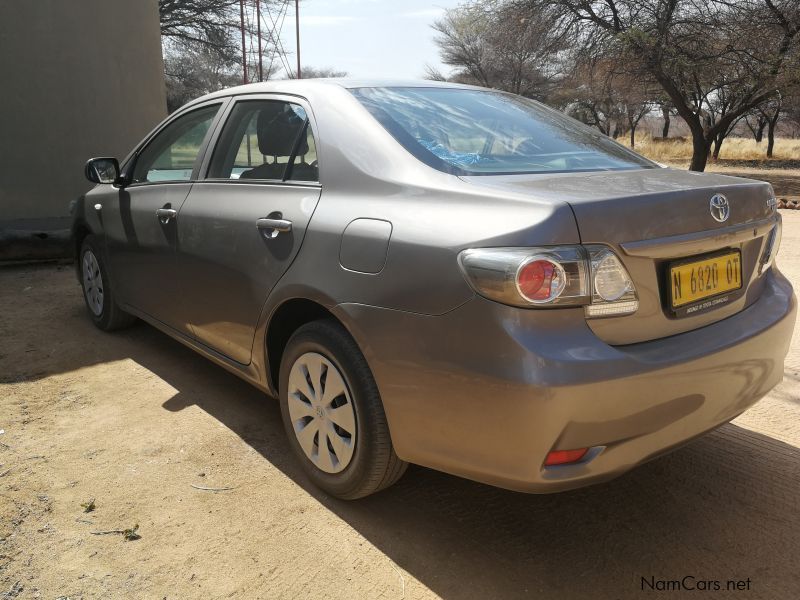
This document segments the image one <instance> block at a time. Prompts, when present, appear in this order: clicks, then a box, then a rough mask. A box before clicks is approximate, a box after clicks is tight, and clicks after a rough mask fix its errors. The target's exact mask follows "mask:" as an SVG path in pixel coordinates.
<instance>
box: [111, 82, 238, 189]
mask: <svg viewBox="0 0 800 600" xmlns="http://www.w3.org/2000/svg"><path fill="white" fill-rule="evenodd" d="M229 103H230V97H223V98H215V99H213V100H209V101H207V102H202V103H200V104H192V105H191V106H187V107H186V108H185V109H184V110H181V111H178V112H176V113H174V114H172V115H170V116H169V117H168V118H167V119H165V120H164V121H162V122H161V124H160V125H159V126H158V127H156V128H155V129H154V130H153V131H151V132H150V133H149V134H148V135H147V137H145V139H144V140H142V142H141V143H140V144H139V146H138V147H137V148H136V149H135V150H134V151H133V152H132V153H131V155H130V156H129V157H128V158H127V159H126V160H125V164H124V166H123V168H122V178H123V180H124V181H125V185H124V187H125V189H129V188H139V187H146V186H152V185H175V184H181V183H183V184H186V183H195V182H196V181H197V179H198V177H199V175H200V166H201V165H202V164H203V159H204V158H205V154H206V153H207V151H208V147H209V143H210V141H211V139H212V138H213V137H214V133H215V132H216V130H217V128H218V127H219V123H220V119H221V117H222V115H223V114H224V113H225V110H226V108H227V106H228V104H229ZM214 105H217V112H216V114H215V115H214V118H213V119H212V120H211V124H210V125H209V127H208V131H206V135H205V136H204V137H203V141H202V142H201V144H200V149H199V150H198V153H197V157H196V158H195V160H194V164H193V166H192V174H191V175H190V176H189V179H173V180H167V181H139V182H134V181H131V180H130V177H131V176H132V175H133V171H134V170H135V169H136V163H137V162H138V160H139V156H140V155H141V154H142V152H144V150H145V149H146V148H147V147H148V146H150V143H151V142H152V141H153V140H155V138H156V137H158V136H159V135H160V134H161V133H162V132H163V131H164V130H165V129H166V128H167V127H169V126H170V125H172V124H173V123H174V122H175V121H177V120H178V119H180V118H181V117H184V116H186V115H188V114H190V113H193V112H195V111H198V110H203V109H205V108H209V107H211V106H214Z"/></svg>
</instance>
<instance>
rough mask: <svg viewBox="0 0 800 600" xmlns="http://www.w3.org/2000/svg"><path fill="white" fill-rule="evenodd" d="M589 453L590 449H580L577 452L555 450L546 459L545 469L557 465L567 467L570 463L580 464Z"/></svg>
mask: <svg viewBox="0 0 800 600" xmlns="http://www.w3.org/2000/svg"><path fill="white" fill-rule="evenodd" d="M588 451H589V449H588V448H578V449H577V450H553V451H552V452H550V453H549V454H548V455H547V458H545V459H544V466H545V467H553V466H555V465H566V464H568V463H574V462H578V461H579V460H580V459H582V458H583V457H584V456H586V453H587V452H588Z"/></svg>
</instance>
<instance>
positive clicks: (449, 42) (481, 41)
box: [427, 0, 564, 99]
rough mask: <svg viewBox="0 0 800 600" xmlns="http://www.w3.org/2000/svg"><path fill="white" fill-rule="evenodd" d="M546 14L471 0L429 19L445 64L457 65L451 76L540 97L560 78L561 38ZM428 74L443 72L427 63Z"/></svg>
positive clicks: (434, 75)
mask: <svg viewBox="0 0 800 600" xmlns="http://www.w3.org/2000/svg"><path fill="white" fill-rule="evenodd" d="M550 25H551V24H550V23H549V22H548V21H547V19H546V18H541V17H538V16H537V17H535V18H533V17H530V16H527V15H521V14H519V11H517V10H516V8H515V7H514V6H513V5H511V4H508V3H506V2H502V1H499V0H488V1H483V2H481V1H474V0H473V1H471V2H468V3H467V4H465V5H462V6H459V7H458V8H455V9H450V10H448V11H447V12H446V13H445V16H444V17H443V18H442V19H440V20H438V21H436V22H435V23H434V24H433V29H434V31H436V33H437V35H436V37H435V40H434V41H435V42H436V44H437V45H438V46H439V52H440V55H441V60H442V62H443V63H444V64H446V65H450V66H453V67H456V71H455V73H454V74H453V75H452V76H451V77H449V79H451V80H454V81H459V82H463V83H472V84H477V85H482V86H484V87H490V88H496V89H502V90H505V91H508V92H512V93H515V94H521V95H523V96H527V97H530V98H537V99H544V98H545V97H546V96H547V95H548V94H549V92H550V91H551V90H552V88H553V84H554V83H555V81H556V80H557V79H558V78H559V73H560V71H559V69H558V68H557V66H558V54H559V52H560V51H561V50H563V49H564V39H562V38H561V37H560V36H557V35H553V30H552V28H551V26H550ZM427 76H428V77H429V78H436V79H441V78H445V77H444V75H443V74H441V73H439V72H438V71H436V70H435V69H431V68H430V67H429V68H428V73H427Z"/></svg>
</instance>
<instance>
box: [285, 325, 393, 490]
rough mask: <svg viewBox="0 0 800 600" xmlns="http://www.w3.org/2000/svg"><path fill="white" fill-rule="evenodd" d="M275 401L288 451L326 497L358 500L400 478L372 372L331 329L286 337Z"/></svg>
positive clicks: (341, 332)
mask: <svg viewBox="0 0 800 600" xmlns="http://www.w3.org/2000/svg"><path fill="white" fill-rule="evenodd" d="M280 402H281V415H282V417H283V424H284V428H285V429H286V433H287V435H288V436H289V443H290V445H291V446H292V450H293V451H294V453H295V454H296V455H297V457H298V458H299V460H300V462H301V464H302V466H303V470H304V471H305V472H306V474H307V475H308V476H309V478H310V479H311V480H312V481H313V482H314V483H315V484H316V485H317V486H318V487H320V488H322V489H323V490H325V491H326V492H328V493H329V494H331V495H333V496H336V497H338V498H342V499H345V500H353V499H356V498H362V497H364V496H368V495H369V494H372V493H375V492H377V491H379V490H382V489H384V488H386V487H388V486H390V485H392V484H393V483H395V482H396V481H397V480H398V479H400V477H401V476H402V475H403V473H404V472H405V470H406V466H407V463H405V462H403V461H402V460H400V459H399V458H398V457H397V455H396V454H395V452H394V448H393V446H392V440H391V437H390V436H389V427H388V425H387V423H386V414H385V413H384V411H383V403H382V402H381V398H380V394H379V393H378V387H377V385H376V384H375V380H374V378H373V377H372V372H371V371H370V369H369V366H368V365H367V361H366V360H365V359H364V356H363V355H362V354H361V351H360V350H359V348H358V346H357V345H356V343H355V341H354V340H353V338H352V337H350V335H349V334H348V333H347V331H346V330H345V329H344V328H343V327H342V326H341V325H339V324H338V323H336V322H334V321H327V320H325V321H314V322H312V323H308V324H306V325H304V326H302V327H300V328H299V329H298V330H297V331H296V332H295V333H294V334H293V335H292V337H291V339H290V340H289V343H288V344H287V346H286V350H285V352H284V353H283V357H282V359H281V370H280Z"/></svg>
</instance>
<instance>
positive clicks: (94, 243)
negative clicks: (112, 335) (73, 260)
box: [78, 235, 136, 331]
mask: <svg viewBox="0 0 800 600" xmlns="http://www.w3.org/2000/svg"><path fill="white" fill-rule="evenodd" d="M78 260H79V261H80V269H81V287H82V288H83V299H84V301H85V302H86V308H87V309H88V310H89V316H90V317H91V319H92V322H93V323H94V324H95V325H96V326H97V327H99V328H100V329H102V330H103V331H112V330H114V329H121V328H123V327H127V326H129V325H131V324H133V323H134V322H135V321H136V318H135V317H133V316H132V315H129V314H128V313H126V312H125V311H123V310H122V309H121V308H119V306H117V303H116V302H115V300H114V291H113V289H112V288H111V282H110V280H109V277H108V270H107V269H106V267H105V264H104V258H103V253H102V251H101V247H100V244H99V243H98V240H97V238H96V237H95V236H94V235H88V236H86V238H85V239H84V240H83V244H81V253H80V256H79V257H78Z"/></svg>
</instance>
